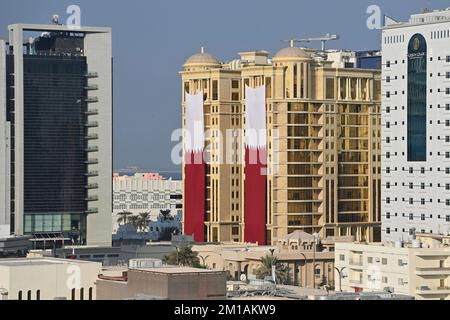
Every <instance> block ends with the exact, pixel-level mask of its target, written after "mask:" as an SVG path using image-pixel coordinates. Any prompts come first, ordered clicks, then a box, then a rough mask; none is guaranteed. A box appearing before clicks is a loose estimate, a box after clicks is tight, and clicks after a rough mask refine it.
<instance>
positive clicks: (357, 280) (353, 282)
mask: <svg viewBox="0 0 450 320" xmlns="http://www.w3.org/2000/svg"><path fill="white" fill-rule="evenodd" d="M348 282H350V283H351V284H362V280H361V279H350V280H348Z"/></svg>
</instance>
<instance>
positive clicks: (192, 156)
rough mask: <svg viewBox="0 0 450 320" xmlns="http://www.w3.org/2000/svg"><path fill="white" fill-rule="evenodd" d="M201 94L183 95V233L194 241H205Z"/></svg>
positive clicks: (203, 138)
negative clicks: (184, 107)
mask: <svg viewBox="0 0 450 320" xmlns="http://www.w3.org/2000/svg"><path fill="white" fill-rule="evenodd" d="M204 136H205V134H204V120H203V92H199V93H197V94H194V95H191V94H188V93H186V131H185V136H184V151H185V158H184V174H185V177H184V197H185V200H184V202H185V207H184V233H185V234H187V235H193V236H194V240H195V241H196V242H203V241H204V224H205V221H204V220H205V162H204V158H203V149H204V141H205V137H204Z"/></svg>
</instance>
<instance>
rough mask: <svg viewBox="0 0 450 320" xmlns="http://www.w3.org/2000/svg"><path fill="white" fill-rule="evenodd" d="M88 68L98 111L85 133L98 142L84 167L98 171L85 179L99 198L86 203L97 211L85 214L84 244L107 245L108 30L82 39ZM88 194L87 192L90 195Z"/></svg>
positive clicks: (109, 144) (109, 147)
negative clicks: (90, 161) (92, 162)
mask: <svg viewBox="0 0 450 320" xmlns="http://www.w3.org/2000/svg"><path fill="white" fill-rule="evenodd" d="M84 48H85V54H86V56H87V63H88V71H90V72H97V73H98V78H93V79H89V83H90V84H97V85H98V90H95V91H93V92H91V94H90V95H91V96H96V97H98V100H99V102H98V103H94V104H92V106H90V107H92V108H96V109H98V115H94V116H90V117H89V121H98V123H99V126H98V127H97V128H91V129H90V130H89V131H90V132H89V133H97V134H98V140H92V141H89V145H92V146H98V148H99V151H98V152H94V153H92V154H91V157H92V158H97V159H98V164H95V165H89V168H88V171H91V170H95V171H98V176H97V177H92V178H91V177H90V178H89V183H98V186H99V187H98V189H94V190H91V191H90V193H91V194H92V195H97V196H98V198H99V200H98V201H95V202H92V203H90V204H89V206H90V207H92V208H98V213H96V214H91V215H88V218H87V244H88V245H100V246H108V245H111V229H112V221H111V213H112V113H113V110H112V108H113V106H112V104H113V101H112V42H111V32H109V33H108V32H104V33H88V34H86V37H85V42H84ZM91 194H90V195H91Z"/></svg>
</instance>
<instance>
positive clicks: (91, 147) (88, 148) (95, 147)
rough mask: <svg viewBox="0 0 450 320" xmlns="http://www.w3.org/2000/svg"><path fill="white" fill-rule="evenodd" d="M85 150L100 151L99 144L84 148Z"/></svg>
mask: <svg viewBox="0 0 450 320" xmlns="http://www.w3.org/2000/svg"><path fill="white" fill-rule="evenodd" d="M84 151H86V152H97V151H98V147H97V146H89V147H87V148H86V149H84Z"/></svg>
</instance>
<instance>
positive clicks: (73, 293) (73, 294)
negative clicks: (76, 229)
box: [71, 289, 75, 300]
mask: <svg viewBox="0 0 450 320" xmlns="http://www.w3.org/2000/svg"><path fill="white" fill-rule="evenodd" d="M71 299H72V300H75V289H72V296H71Z"/></svg>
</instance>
